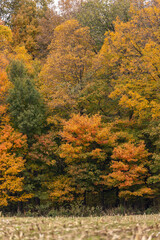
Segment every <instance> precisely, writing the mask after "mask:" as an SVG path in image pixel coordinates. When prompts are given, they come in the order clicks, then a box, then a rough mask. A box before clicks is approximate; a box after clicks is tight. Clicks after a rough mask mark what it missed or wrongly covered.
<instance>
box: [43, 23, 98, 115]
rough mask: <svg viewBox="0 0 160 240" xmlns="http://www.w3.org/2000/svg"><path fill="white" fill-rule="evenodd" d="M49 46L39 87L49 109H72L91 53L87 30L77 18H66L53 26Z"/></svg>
mask: <svg viewBox="0 0 160 240" xmlns="http://www.w3.org/2000/svg"><path fill="white" fill-rule="evenodd" d="M49 48H50V54H49V56H48V58H47V62H46V64H45V65H44V67H43V69H42V71H41V73H40V85H41V90H42V92H43V94H44V96H45V98H46V100H47V101H48V105H49V107H50V109H52V110H53V109H54V110H55V109H56V108H59V109H60V110H62V109H64V108H65V107H66V108H67V107H68V108H69V109H70V108H73V107H74V106H75V105H76V99H77V98H78V96H79V93H80V92H81V90H82V89H83V86H84V85H85V84H86V74H87V72H88V71H89V69H90V67H91V61H92V57H93V56H94V52H93V45H92V40H91V38H90V35H89V30H88V28H87V27H84V28H83V27H81V26H80V24H79V23H78V21H77V20H74V19H72V20H68V21H66V22H64V23H62V24H61V25H59V26H58V27H56V29H55V32H54V39H53V41H52V43H51V45H50V47H49ZM64 110H65V109H64ZM61 112H62V111H61Z"/></svg>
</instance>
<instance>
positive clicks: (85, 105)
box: [0, 0, 160, 214]
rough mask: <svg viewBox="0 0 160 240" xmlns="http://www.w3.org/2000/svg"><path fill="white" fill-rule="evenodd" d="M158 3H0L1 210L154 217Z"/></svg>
mask: <svg viewBox="0 0 160 240" xmlns="http://www.w3.org/2000/svg"><path fill="white" fill-rule="evenodd" d="M159 120H160V0H148V1H146V0H59V1H58V3H55V2H53V1H52V0H1V1H0V211H2V212H3V213H4V214H5V213H12V214H15V213H17V212H21V213H23V214H26V213H27V212H30V213H34V212H37V214H48V213H49V212H50V211H52V210H53V209H55V210H56V211H58V210H60V209H61V208H64V209H65V208H67V209H72V208H73V206H76V207H77V206H83V207H88V208H92V207H94V208H96V207H99V208H102V209H103V210H106V209H112V208H116V207H119V206H123V207H127V208H132V209H134V210H135V209H138V210H140V211H146V210H147V209H153V211H155V212H157V211H159V210H160V121H159Z"/></svg>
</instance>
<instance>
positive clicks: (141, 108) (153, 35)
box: [97, 0, 160, 122]
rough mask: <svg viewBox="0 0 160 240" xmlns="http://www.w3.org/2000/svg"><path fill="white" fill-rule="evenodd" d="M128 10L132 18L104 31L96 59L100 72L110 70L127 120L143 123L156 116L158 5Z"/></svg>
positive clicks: (158, 101) (114, 93) (159, 98)
mask: <svg viewBox="0 0 160 240" xmlns="http://www.w3.org/2000/svg"><path fill="white" fill-rule="evenodd" d="M155 2H156V4H155V5H154V4H153V5H152V4H151V5H149V6H146V7H142V8H138V9H137V8H133V9H132V18H131V20H130V21H129V22H127V23H124V22H122V21H120V20H117V21H116V22H115V32H106V38H105V41H104V45H103V46H102V49H101V51H100V54H99V56H98V61H97V65H98V62H99V61H100V62H99V66H100V70H99V71H101V73H102V72H106V66H107V67H108V69H110V75H111V78H112V80H113V81H112V83H113V84H114V91H112V93H111V94H110V97H111V98H113V99H117V100H118V101H119V106H121V109H124V110H125V111H126V114H128V117H129V119H131V118H136V119H138V120H139V121H143V120H144V122H146V121H147V120H149V119H151V118H158V117H159V114H160V111H159V110H160V94H159V91H158V89H159V82H160V81H159V76H160V75H159V71H160V65H159V50H160V46H159V34H158V28H159V20H158V19H159V16H160V2H159V1H158V0H157V1H155Z"/></svg>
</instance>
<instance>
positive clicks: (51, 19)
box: [36, 9, 62, 61]
mask: <svg viewBox="0 0 160 240" xmlns="http://www.w3.org/2000/svg"><path fill="white" fill-rule="evenodd" d="M38 21H39V33H38V35H37V38H36V39H37V46H38V58H39V59H40V60H41V61H42V60H44V59H46V58H47V56H48V54H49V49H48V46H49V45H50V44H51V42H52V39H53V37H54V30H55V28H56V27H57V26H58V25H59V24H60V23H61V22H62V17H61V16H60V15H58V13H57V12H56V11H55V10H54V9H48V10H46V12H45V14H44V16H43V17H42V18H39V20H38Z"/></svg>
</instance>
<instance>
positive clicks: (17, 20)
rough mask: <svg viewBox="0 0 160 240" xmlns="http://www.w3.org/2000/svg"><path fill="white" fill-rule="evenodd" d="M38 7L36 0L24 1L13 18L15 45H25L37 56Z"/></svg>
mask: <svg viewBox="0 0 160 240" xmlns="http://www.w3.org/2000/svg"><path fill="white" fill-rule="evenodd" d="M38 14H39V13H38V9H37V7H36V2H35V1H32V0H27V1H24V2H22V4H21V5H20V7H19V8H18V10H17V11H16V13H14V14H13V16H12V19H11V25H12V31H13V40H14V46H17V45H24V46H25V48H26V49H27V51H28V52H29V53H30V54H32V56H34V57H35V55H36V52H37V41H36V37H37V34H38V33H39V27H38Z"/></svg>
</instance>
